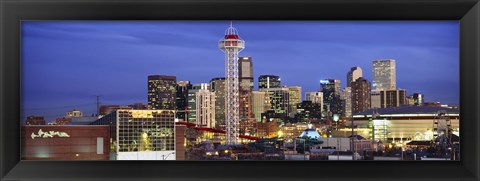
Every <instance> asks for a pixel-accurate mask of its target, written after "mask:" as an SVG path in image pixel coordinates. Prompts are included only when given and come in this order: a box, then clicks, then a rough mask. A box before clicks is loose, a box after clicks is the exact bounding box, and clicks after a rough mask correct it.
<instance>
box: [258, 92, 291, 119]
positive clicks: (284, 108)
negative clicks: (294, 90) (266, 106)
mask: <svg viewBox="0 0 480 181" xmlns="http://www.w3.org/2000/svg"><path fill="white" fill-rule="evenodd" d="M260 91H265V92H268V97H269V99H270V102H269V103H270V105H271V107H270V110H273V111H275V113H276V114H279V115H282V117H286V116H288V113H289V112H290V102H289V101H290V94H289V89H288V88H287V87H279V88H270V89H260Z"/></svg>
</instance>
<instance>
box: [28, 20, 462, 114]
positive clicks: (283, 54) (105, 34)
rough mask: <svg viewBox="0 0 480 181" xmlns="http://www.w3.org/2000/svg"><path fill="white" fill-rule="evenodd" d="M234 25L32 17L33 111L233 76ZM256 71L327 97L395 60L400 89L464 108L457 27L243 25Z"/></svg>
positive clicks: (83, 106) (87, 109)
mask: <svg viewBox="0 0 480 181" xmlns="http://www.w3.org/2000/svg"><path fill="white" fill-rule="evenodd" d="M229 24H230V22H229V21H25V22H23V23H22V69H23V71H22V80H23V82H22V95H23V97H22V103H23V115H24V116H28V115H43V116H46V118H47V121H52V120H53V119H54V118H56V117H61V116H64V115H65V112H66V111H68V110H71V109H73V108H76V109H79V110H81V111H83V112H84V113H86V114H92V113H95V112H96V111H95V107H96V104H95V95H100V96H101V98H100V99H101V104H119V105H127V104H132V103H134V102H143V103H146V101H147V75H151V74H162V75H175V76H177V80H189V81H191V82H192V83H206V82H209V80H210V79H211V78H213V77H223V76H224V74H225V73H224V66H225V64H224V56H223V53H222V52H221V51H220V50H219V49H218V41H219V40H220V39H221V38H222V37H223V35H224V32H225V29H226V28H227V27H228V26H229ZM233 24H234V26H235V27H236V28H237V30H238V31H239V34H240V37H241V38H242V39H244V40H245V41H246V48H245V50H244V51H242V52H241V53H240V56H252V57H253V67H254V75H255V89H256V88H257V78H258V76H259V75H262V74H275V75H279V76H280V77H281V79H282V85H288V86H301V87H302V89H303V92H304V93H305V92H308V91H318V90H319V81H320V80H321V79H326V78H334V79H339V80H340V81H341V84H342V87H344V86H345V85H346V83H345V82H346V74H347V72H348V71H349V70H350V68H351V67H354V66H360V67H361V68H362V69H363V76H364V77H365V78H366V79H368V80H369V81H371V80H372V76H371V75H372V72H371V71H372V68H371V67H372V60H376V59H390V58H391V59H395V60H396V63H397V87H398V88H403V89H407V93H408V94H411V93H414V92H419V93H423V94H424V95H425V99H426V101H440V102H442V103H445V104H455V105H458V104H459V26H458V25H459V24H458V22H457V21H234V22H233Z"/></svg>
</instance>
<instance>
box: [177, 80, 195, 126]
mask: <svg viewBox="0 0 480 181" xmlns="http://www.w3.org/2000/svg"><path fill="white" fill-rule="evenodd" d="M176 89H177V92H176V98H175V99H176V102H175V104H176V105H175V107H176V108H175V110H176V111H177V112H176V113H175V118H176V119H179V120H184V121H186V119H187V113H188V90H190V89H192V84H190V81H178V82H177V88H176Z"/></svg>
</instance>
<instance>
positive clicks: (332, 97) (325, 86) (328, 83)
mask: <svg viewBox="0 0 480 181" xmlns="http://www.w3.org/2000/svg"><path fill="white" fill-rule="evenodd" d="M320 91H321V92H323V115H322V116H323V117H328V118H331V117H333V115H335V114H336V115H338V116H340V115H343V106H342V101H341V99H340V80H335V79H325V80H320Z"/></svg>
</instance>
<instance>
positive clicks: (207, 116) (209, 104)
mask: <svg viewBox="0 0 480 181" xmlns="http://www.w3.org/2000/svg"><path fill="white" fill-rule="evenodd" d="M207 86H208V84H202V88H201V89H200V90H198V92H196V93H195V99H196V100H195V105H196V106H195V110H196V111H195V112H196V119H195V124H197V126H200V127H208V128H215V92H210V91H209V90H208V87H207Z"/></svg>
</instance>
